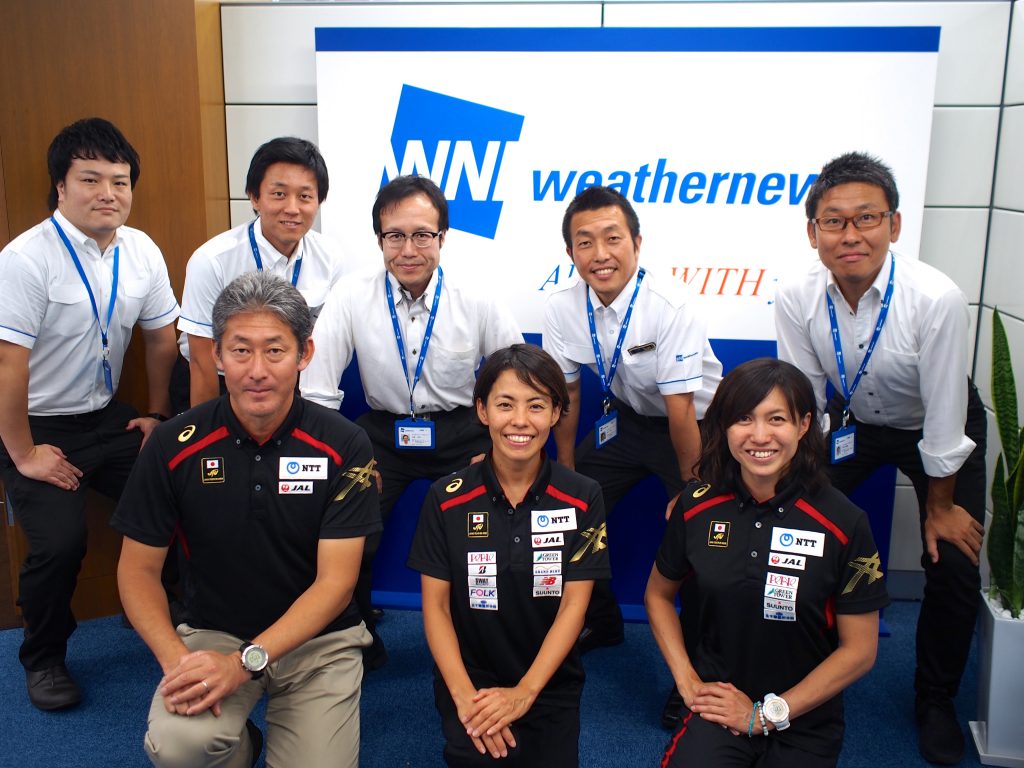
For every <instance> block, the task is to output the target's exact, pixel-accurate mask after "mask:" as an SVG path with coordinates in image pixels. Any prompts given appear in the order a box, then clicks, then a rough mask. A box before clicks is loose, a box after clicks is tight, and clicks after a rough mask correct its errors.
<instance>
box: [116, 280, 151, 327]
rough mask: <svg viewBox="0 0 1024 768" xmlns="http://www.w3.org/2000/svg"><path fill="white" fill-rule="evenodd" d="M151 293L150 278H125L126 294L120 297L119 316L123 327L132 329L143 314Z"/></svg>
mask: <svg viewBox="0 0 1024 768" xmlns="http://www.w3.org/2000/svg"><path fill="white" fill-rule="evenodd" d="M148 294H149V281H148V280H125V281H124V295H123V296H119V297H118V302H117V303H118V308H117V318H118V322H120V323H121V327H123V328H126V329H130V328H131V327H132V326H133V325H135V322H136V321H137V320H138V319H139V315H141V314H142V308H143V306H144V305H145V303H146V296H147V295H148Z"/></svg>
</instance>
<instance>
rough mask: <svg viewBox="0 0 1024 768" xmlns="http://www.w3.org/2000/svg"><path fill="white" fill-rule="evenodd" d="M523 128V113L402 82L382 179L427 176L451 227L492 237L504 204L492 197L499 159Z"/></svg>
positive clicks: (384, 182)
mask: <svg viewBox="0 0 1024 768" xmlns="http://www.w3.org/2000/svg"><path fill="white" fill-rule="evenodd" d="M522 128H523V116H522V115H516V114H513V113H512V112H506V111H504V110H501V109H496V108H495V107H489V106H486V105H484V104H476V103H474V102H472V101H465V100H463V99H457V98H455V97H454V96H447V95H445V94H443V93H435V92H433V91H427V90H424V89H422V88H416V87H414V86H411V85H403V86H402V94H401V97H400V98H399V101H398V111H397V112H396V114H395V125H394V128H393V129H392V132H391V151H392V157H390V158H387V160H386V161H385V167H384V174H383V179H382V182H381V183H382V185H383V184H386V183H387V182H389V181H390V180H391V179H393V178H395V177H396V176H399V175H406V174H411V173H415V174H419V175H420V176H429V177H430V178H431V179H433V181H434V183H435V184H437V185H438V186H439V187H440V188H441V189H442V190H443V192H444V196H445V197H446V198H447V199H448V217H449V223H450V225H451V228H452V229H458V230H460V231H462V232H469V233H470V234H474V235H479V236H480V237H486V238H488V239H491V240H493V239H494V235H495V233H496V232H497V230H498V220H499V219H500V218H501V206H502V202H501V201H500V200H495V199H494V190H495V186H496V184H497V181H498V173H499V172H500V170H501V161H502V158H503V156H504V154H505V147H506V146H507V145H508V143H509V142H514V141H519V134H520V132H521V131H522Z"/></svg>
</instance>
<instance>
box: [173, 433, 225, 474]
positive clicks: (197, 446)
mask: <svg viewBox="0 0 1024 768" xmlns="http://www.w3.org/2000/svg"><path fill="white" fill-rule="evenodd" d="M227 436H228V428H227V427H219V428H217V429H215V430H214V431H213V432H211V433H210V434H208V435H207V436H206V437H204V438H203V439H202V440H200V441H199V442H197V443H192V445H190V446H189V447H188V448H185V449H184V450H182V451H181V452H180V453H178V455H177V456H175V457H174V458H173V459H171V460H170V461H169V462H167V469H174V468H175V467H177V466H178V465H179V464H181V462H183V461H184V460H185V459H187V458H188V457H189V456H191V455H192V454H193V453H197V452H199V451H201V450H203V448H205V447H206V446H208V445H212V444H213V443H216V442H217V441H219V440H223V439H224V438H225V437H227Z"/></svg>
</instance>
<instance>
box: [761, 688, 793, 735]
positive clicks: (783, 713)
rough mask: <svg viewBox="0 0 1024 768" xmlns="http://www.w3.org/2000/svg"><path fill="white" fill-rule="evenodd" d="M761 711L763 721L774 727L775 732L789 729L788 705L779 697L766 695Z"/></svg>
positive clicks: (770, 694)
mask: <svg viewBox="0 0 1024 768" xmlns="http://www.w3.org/2000/svg"><path fill="white" fill-rule="evenodd" d="M761 711H762V712H764V717H765V719H766V720H767V721H768V722H769V723H771V724H772V725H774V726H775V730H776V731H784V730H786V729H787V728H789V704H787V703H786V700H785V699H784V698H782V697H781V696H776V695H775V694H774V693H766V694H765V696H764V704H762V705H761Z"/></svg>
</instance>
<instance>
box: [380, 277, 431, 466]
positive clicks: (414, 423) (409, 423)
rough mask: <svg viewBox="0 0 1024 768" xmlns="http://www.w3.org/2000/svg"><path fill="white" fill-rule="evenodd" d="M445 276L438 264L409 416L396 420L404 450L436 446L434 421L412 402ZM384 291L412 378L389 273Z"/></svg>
mask: <svg viewBox="0 0 1024 768" xmlns="http://www.w3.org/2000/svg"><path fill="white" fill-rule="evenodd" d="M443 280H444V273H443V272H442V271H441V268H440V267H438V268H437V290H435V291H434V303H433V305H432V306H431V308H430V317H429V318H428V319H427V327H426V329H425V330H424V332H423V343H422V344H421V345H420V356H419V360H417V362H416V371H415V373H414V374H413V380H412V384H410V385H409V418H407V419H398V420H396V421H395V448H399V449H401V450H420V451H429V450H433V448H434V447H435V445H436V431H435V424H434V422H433V421H431V420H430V419H417V418H416V409H415V406H414V404H413V399H412V394H413V392H414V391H415V389H416V385H417V384H418V383H419V380H420V376H421V375H422V373H423V361H424V360H426V359H427V349H428V347H429V346H430V337H431V335H432V334H433V332H434V320H435V319H436V318H437V305H438V303H439V302H440V300H441V285H442V282H443ZM384 293H385V295H386V296H387V300H388V309H389V310H390V311H391V325H392V327H393V329H394V332H395V342H396V343H397V344H398V356H399V357H400V358H401V360H402V370H403V371H404V373H405V379H406V381H407V382H408V380H409V364H408V362H407V360H406V357H405V341H404V340H403V339H402V326H401V325H400V324H399V322H398V311H397V310H396V309H395V297H394V294H393V293H392V291H391V283H390V281H389V279H388V276H387V275H385V276H384Z"/></svg>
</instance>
